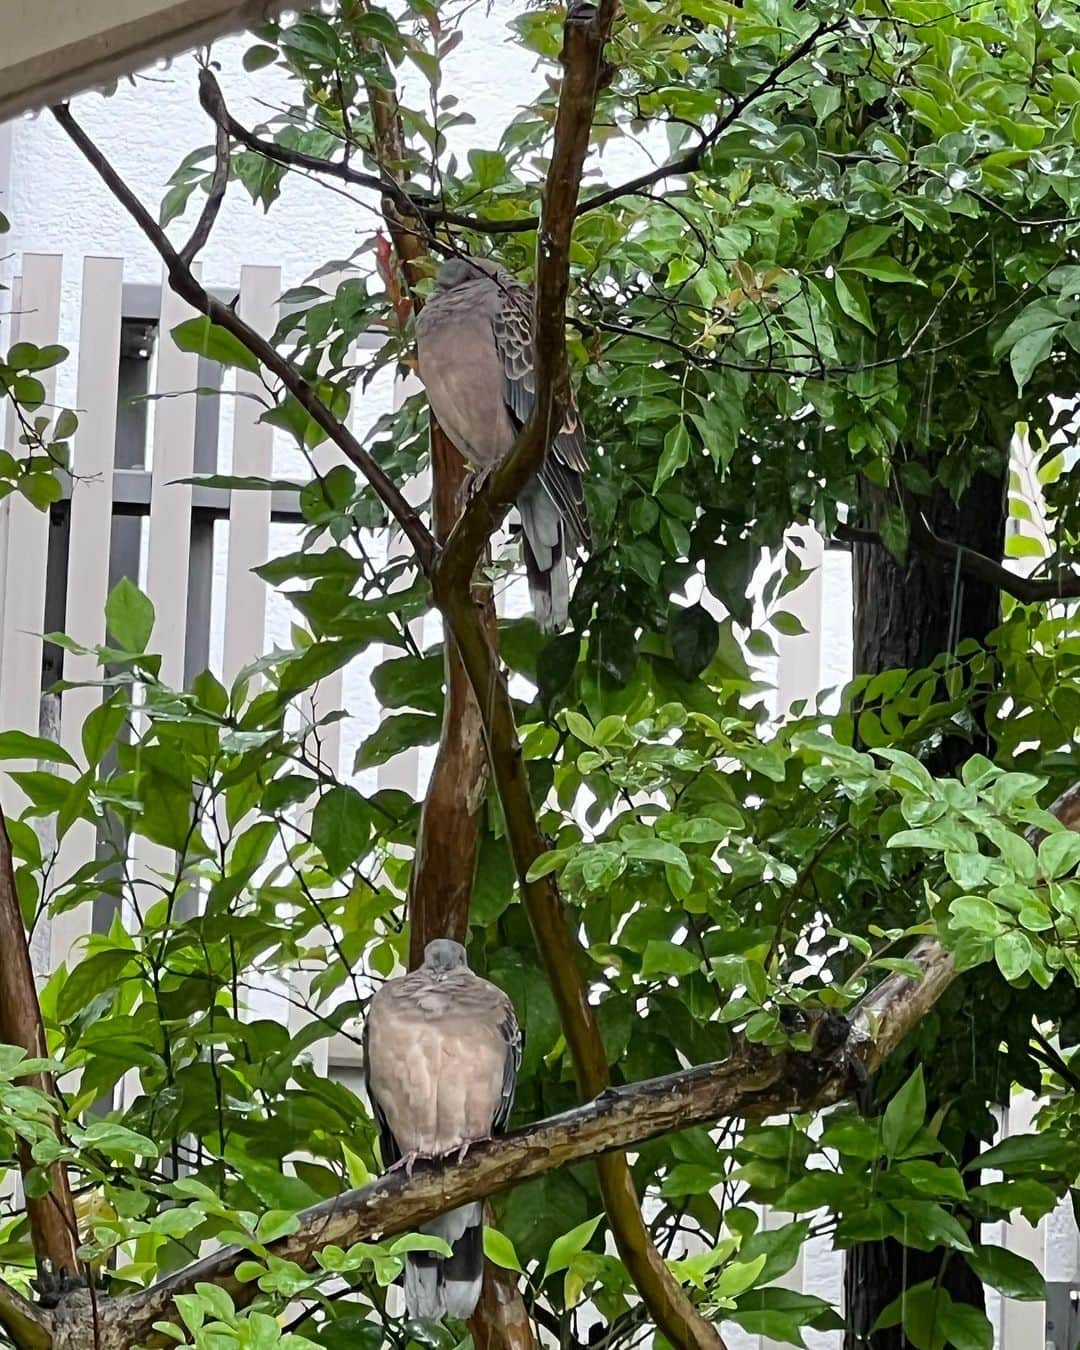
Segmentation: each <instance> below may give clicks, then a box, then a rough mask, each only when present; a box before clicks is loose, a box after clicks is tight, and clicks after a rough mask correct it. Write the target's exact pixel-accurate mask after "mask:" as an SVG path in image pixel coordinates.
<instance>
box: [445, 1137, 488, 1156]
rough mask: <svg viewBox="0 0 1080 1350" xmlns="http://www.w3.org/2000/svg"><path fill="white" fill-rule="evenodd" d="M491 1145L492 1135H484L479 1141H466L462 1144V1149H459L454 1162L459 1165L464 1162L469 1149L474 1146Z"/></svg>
mask: <svg viewBox="0 0 1080 1350" xmlns="http://www.w3.org/2000/svg"><path fill="white" fill-rule="evenodd" d="M490 1143H491V1135H490V1134H483V1135H481V1136H480V1137H479V1138H478V1139H466V1140H465V1141H464V1142H463V1143H462V1145H461V1147H460V1148H459V1149H458V1151H457V1157H456V1158H455V1159H454V1161H455V1162H459V1163H460V1162H464V1161H465V1155H466V1154H467V1153H468V1151H469V1149H471V1148H472V1146H473V1145H474V1144H490Z"/></svg>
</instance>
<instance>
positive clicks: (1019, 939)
mask: <svg viewBox="0 0 1080 1350" xmlns="http://www.w3.org/2000/svg"><path fill="white" fill-rule="evenodd" d="M1034 955H1035V948H1034V946H1033V945H1032V941H1031V938H1029V937H1028V935H1027V934H1026V933H1022V932H1019V931H1018V930H1015V929H1014V930H1012V931H1010V932H1008V933H1002V934H1000V936H998V937H996V938H995V939H994V960H995V961H996V962H997V966H998V969H999V970H1000V971H1001V973H1002V975H1004V977H1005V978H1006V979H1007V980H1018V979H1019V978H1020V976H1021V975H1024V974H1026V973H1027V970H1028V967H1029V966H1030V965H1031V961H1032V957H1033V956H1034Z"/></svg>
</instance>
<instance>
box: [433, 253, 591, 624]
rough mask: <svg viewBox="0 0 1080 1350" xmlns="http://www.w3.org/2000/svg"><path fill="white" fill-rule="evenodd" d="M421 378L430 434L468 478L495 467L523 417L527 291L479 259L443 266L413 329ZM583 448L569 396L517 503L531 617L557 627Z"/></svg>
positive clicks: (574, 538)
mask: <svg viewBox="0 0 1080 1350" xmlns="http://www.w3.org/2000/svg"><path fill="white" fill-rule="evenodd" d="M416 343H417V357H418V364H419V367H420V378H421V379H422V380H423V382H424V386H425V388H426V389H427V393H428V399H429V400H430V403H431V409H432V411H433V412H434V414H435V416H436V418H437V419H438V422H439V425H440V426H441V427H442V428H443V430H444V431H445V432H446V434H447V436H449V437H450V440H451V441H452V442H453V443H454V445H455V446H456V447H457V449H458V450H459V452H460V453H461V456H462V458H463V459H464V460H465V462H466V463H467V464H468V465H469V467H470V468H471V469H473V470H474V471H475V472H477V473H480V474H483V473H487V472H488V471H490V470H491V469H492V468H494V467H495V465H497V464H498V463H499V462H500V461H501V460H502V459H503V457H504V456H505V455H506V454H507V453H508V452H509V450H510V447H511V446H512V445H513V443H514V439H515V437H516V436H517V433H518V431H519V430H520V429H521V427H522V426H523V425H524V424H525V422H526V421H527V419H528V416H529V413H530V412H531V411H532V406H533V401H534V397H535V393H536V382H535V377H534V372H533V305H532V292H531V291H530V290H529V288H528V287H527V286H523V285H522V284H521V282H520V281H518V280H517V279H516V278H515V277H513V276H511V274H510V273H509V272H507V271H505V270H504V269H503V268H501V267H500V266H499V265H498V263H495V262H492V261H490V260H489V259H484V258H450V259H448V260H447V261H446V262H444V263H443V264H442V266H441V267H440V268H439V272H438V275H437V277H436V279H435V289H434V291H432V293H431V296H430V298H429V299H428V301H427V304H426V305H425V306H424V308H423V309H422V310H421V312H420V315H419V317H418V318H417V320H416ZM588 467H589V465H588V460H587V459H586V457H585V438H584V435H583V432H582V427H581V421H580V418H579V417H578V412H577V407H576V406H575V404H574V402H573V398H572V396H571V401H570V406H569V407H568V408H567V411H566V416H565V418H564V420H563V424H562V426H561V427H560V428H559V431H558V432H557V433H556V435H555V436H554V438H553V439H552V442H551V445H550V448H549V449H548V452H547V455H546V457H545V460H544V463H543V464H542V465H541V467H540V470H539V472H538V473H537V474H536V476H535V477H534V478H532V479H531V480H530V482H529V483H528V484H527V485H526V487H525V488H524V490H523V491H522V492H521V494H520V496H519V497H518V499H517V509H518V514H519V515H520V516H521V527H522V535H523V538H524V553H525V571H526V574H527V576H528V578H529V591H530V594H531V596H532V602H533V612H534V613H535V615H536V619H537V622H538V623H539V624H540V627H541V628H543V629H544V631H545V632H554V631H556V630H558V629H560V628H562V627H563V625H564V624H565V623H566V620H567V616H568V613H569V605H570V575H569V571H568V568H567V555H568V553H569V552H570V551H571V550H573V551H576V550H577V549H579V548H587V547H588V545H589V522H588V517H587V515H586V513H585V497H584V495H583V493H582V490H581V475H582V474H583V473H585V472H586V471H587V469H588Z"/></svg>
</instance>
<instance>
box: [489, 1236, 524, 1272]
mask: <svg viewBox="0 0 1080 1350" xmlns="http://www.w3.org/2000/svg"><path fill="white" fill-rule="evenodd" d="M484 1255H485V1256H486V1257H487V1259H488V1260H489V1261H493V1262H494V1263H495V1265H497V1266H502V1268H503V1269H504V1270H516V1271H517V1272H518V1273H519V1274H522V1275H523V1274H524V1273H525V1272H524V1271H523V1270H522V1269H521V1262H520V1261H519V1260H518V1254H517V1252H516V1251H514V1244H513V1243H512V1242H511V1241H510V1239H509V1238H508V1237H507V1236H506V1234H505V1233H500V1232H499V1230H498V1229H497V1228H489V1227H487V1225H486V1224H485V1225H484Z"/></svg>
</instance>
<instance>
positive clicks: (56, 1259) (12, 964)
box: [0, 810, 81, 1304]
mask: <svg viewBox="0 0 1080 1350" xmlns="http://www.w3.org/2000/svg"><path fill="white" fill-rule="evenodd" d="M0 1042H2V1043H4V1044H5V1045H17V1046H19V1048H20V1049H22V1050H25V1052H26V1054H27V1057H28V1058H30V1059H45V1058H47V1057H48V1049H47V1047H46V1043H45V1027H44V1025H43V1023H42V1020H41V1006H40V1004H39V1003H38V996H37V984H36V982H35V980H34V967H33V965H32V963H31V961H30V949H29V947H28V946H27V943H26V929H25V926H24V924H23V919H22V910H21V908H20V906H19V893H18V890H17V888H16V885H15V868H14V863H13V860H12V856H11V840H10V839H9V837H8V832H7V822H6V820H5V819H4V813H3V811H2V810H0ZM20 1081H21V1082H24V1083H26V1084H27V1085H28V1086H30V1087H33V1088H36V1089H37V1090H38V1091H39V1092H41V1093H44V1095H45V1096H46V1097H49V1098H52V1099H54V1100H55V1098H56V1084H55V1083H54V1082H53V1079H52V1075H51V1074H47V1073H31V1074H27V1075H26V1076H25V1078H22V1079H20ZM56 1128H57V1134H58V1135H59V1125H58V1124H57V1127H56ZM19 1167H20V1170H21V1172H22V1175H23V1177H24V1178H25V1177H26V1175H27V1173H29V1172H30V1171H32V1170H34V1169H35V1167H36V1164H35V1163H34V1160H33V1158H32V1157H31V1154H30V1146H29V1144H27V1142H26V1141H25V1140H20V1141H19ZM49 1181H50V1189H49V1191H48V1192H47V1193H46V1194H45V1195H39V1196H35V1197H32V1196H27V1200H26V1213H27V1216H28V1218H29V1220H30V1238H31V1241H32V1243H33V1246H34V1256H35V1257H36V1259H37V1266H38V1273H39V1275H46V1276H50V1275H60V1274H62V1273H65V1272H66V1273H67V1274H68V1275H70V1276H75V1275H77V1274H78V1272H79V1270H80V1268H81V1263H80V1261H79V1258H78V1255H77V1253H76V1248H77V1246H78V1231H79V1230H78V1224H77V1222H76V1218H75V1204H74V1201H73V1200H72V1198H71V1187H70V1185H69V1183H68V1174H67V1168H66V1167H65V1166H64V1165H63V1164H62V1163H54V1164H53V1165H52V1166H51V1167H50V1168H49ZM0 1304H2V1300H0Z"/></svg>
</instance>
